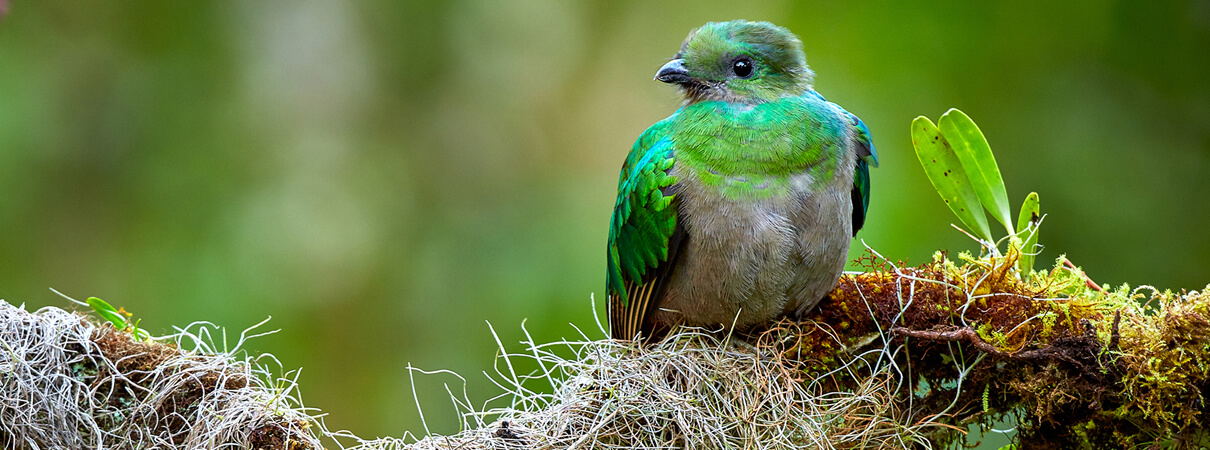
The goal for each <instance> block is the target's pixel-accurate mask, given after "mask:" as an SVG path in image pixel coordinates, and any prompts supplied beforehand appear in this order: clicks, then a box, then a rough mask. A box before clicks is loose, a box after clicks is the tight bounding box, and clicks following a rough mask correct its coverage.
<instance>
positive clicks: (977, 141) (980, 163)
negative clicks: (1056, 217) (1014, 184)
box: [939, 108, 1016, 234]
mask: <svg viewBox="0 0 1210 450" xmlns="http://www.w3.org/2000/svg"><path fill="white" fill-rule="evenodd" d="M939 123H940V126H941V134H942V135H943V136H944V137H945V139H946V140H947V141H949V143H950V146H951V147H953V149H954V152H955V153H957V154H958V160H959V161H961V162H962V168H963V169H966V173H967V174H968V175H970V180H971V186H972V187H974V188H975V195H977V196H978V197H979V201H980V202H981V203H983V206H984V207H985V208H987V211H988V212H990V213H991V215H992V217H994V218H995V219H996V220H998V221H999V222H1000V223H1001V224H1003V225H1004V228H1005V229H1006V230H1008V234H1016V232H1015V231H1013V224H1012V222H1011V220H1012V219H1011V218H1010V214H1011V213H1010V212H1009V205H1008V193H1007V191H1006V190H1005V189H1004V179H1003V178H1002V177H1000V167H999V166H997V165H996V157H995V155H993V154H992V148H991V146H989V145H988V144H987V138H985V137H983V132H982V131H980V130H979V127H978V126H977V125H975V122H974V121H972V120H971V118H970V117H967V115H966V114H965V113H963V112H962V111H959V110H958V109H956V108H951V109H950V110H949V111H946V113H945V114H944V115H942V116H941V120H940V122H939Z"/></svg>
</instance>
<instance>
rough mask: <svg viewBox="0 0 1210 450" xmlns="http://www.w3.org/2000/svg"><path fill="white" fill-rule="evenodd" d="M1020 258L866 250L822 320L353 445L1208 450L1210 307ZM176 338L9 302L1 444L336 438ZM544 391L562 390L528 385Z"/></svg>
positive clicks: (287, 401)
mask: <svg viewBox="0 0 1210 450" xmlns="http://www.w3.org/2000/svg"><path fill="white" fill-rule="evenodd" d="M1013 258H1014V255H1013V254H1012V253H1010V254H1008V255H1006V256H1004V257H990V256H989V257H981V258H975V257H972V256H970V255H966V254H963V255H960V256H959V258H958V261H954V260H951V259H948V258H946V257H945V255H943V254H938V255H937V256H936V258H935V259H934V261H932V262H930V263H928V264H924V265H921V266H917V267H906V266H903V265H902V264H892V263H890V262H887V261H885V260H881V259H876V258H874V257H873V256H869V257H866V258H865V259H864V260H863V261H864V263H865V265H866V266H867V268H868V269H869V270H870V271H869V272H867V273H862V274H851V275H845V276H844V277H843V278H842V280H841V282H840V286H839V287H838V288H837V289H836V290H835V291H834V292H832V293H831V295H830V296H829V298H828V299H825V300H824V302H822V303H821V304H820V306H819V307H818V308H816V309H815V310H814V311H813V312H812V313H810V315H809V316H808V317H805V318H802V319H800V320H789V319H786V320H783V321H781V322H779V323H777V324H773V325H772V326H770V327H767V328H763V329H758V330H748V331H747V332H745V333H739V334H734V335H719V334H716V333H712V332H708V331H703V330H693V329H682V330H680V332H678V333H674V334H672V335H670V336H669V337H668V338H666V339H664V340H663V341H661V342H659V343H656V344H654V345H651V346H648V347H640V346H638V345H636V344H634V343H632V342H626V341H611V340H594V339H589V338H588V337H584V339H583V340H580V341H575V342H556V343H542V344H540V343H533V342H526V343H525V344H527V346H528V348H527V349H526V350H525V351H524V352H521V353H515V354H514V353H509V352H503V351H502V353H501V356H500V357H501V358H504V359H505V360H507V359H510V358H529V359H535V360H537V361H538V362H540V364H538V365H539V366H540V367H542V368H543V369H542V370H540V371H539V372H538V373H529V374H518V373H512V372H510V371H508V370H503V371H500V372H498V379H497V380H496V381H497V383H498V384H499V385H500V386H502V387H503V388H504V389H505V390H506V395H507V396H508V397H509V400H510V406H508V407H503V408H496V409H490V410H487V411H478V410H474V409H471V408H469V407H467V406H465V405H469V404H470V403H471V402H470V401H469V399H457V402H456V404H457V405H459V407H460V408H461V409H462V412H463V417H464V428H465V431H463V432H462V433H460V434H458V435H456V436H448V437H442V436H430V437H427V438H425V439H422V440H420V441H419V442H414V443H411V444H406V443H405V441H403V440H401V439H380V440H373V441H366V440H360V439H356V438H355V437H354V436H352V435H351V434H348V433H345V434H343V436H344V437H346V438H350V439H352V440H353V442H355V443H357V447H356V448H359V449H393V448H472V449H473V448H516V449H520V448H633V447H648V448H651V447H682V448H727V447H735V448H771V447H787V448H789V447H813V448H945V447H946V446H948V445H949V444H951V443H953V442H955V441H957V440H960V439H962V433H963V431H964V430H966V429H967V428H968V426H970V425H971V424H980V425H984V426H987V425H989V424H991V423H993V422H994V421H996V420H998V419H1001V418H1004V417H1009V416H1011V417H1014V418H1016V420H1017V421H1018V422H1019V425H1018V435H1017V436H1018V438H1017V439H1018V441H1019V442H1018V448H1125V447H1130V446H1144V447H1146V446H1151V445H1159V446H1167V447H1174V448H1186V447H1197V446H1199V445H1206V443H1207V442H1208V439H1207V436H1206V435H1205V433H1204V432H1203V431H1202V430H1203V429H1204V428H1205V425H1206V423H1205V420H1206V412H1207V411H1206V402H1205V395H1206V393H1207V392H1210V382H1208V380H1210V294H1207V292H1206V291H1201V292H1184V293H1181V294H1175V293H1171V292H1156V291H1155V290H1154V289H1150V288H1142V289H1129V288H1128V287H1126V286H1123V287H1120V288H1117V289H1112V290H1102V289H1100V288H1099V287H1097V288H1093V287H1092V286H1096V285H1095V284H1094V283H1090V280H1088V279H1087V277H1085V276H1084V274H1083V273H1082V272H1080V271H1079V270H1078V269H1075V268H1074V266H1072V267H1069V266H1068V264H1066V263H1065V261H1066V260H1065V259H1060V262H1059V263H1058V264H1056V266H1055V268H1054V269H1052V270H1051V271H1048V272H1035V273H1034V274H1033V276H1032V277H1026V278H1027V279H1028V281H1022V280H1021V279H1020V278H1019V277H1018V276H1017V275H1016V272H1015V269H1014V267H1015V264H1016V261H1015V260H1014V259H1013ZM1148 291H1149V292H1150V295H1149V296H1146V297H1144V296H1143V295H1142V294H1141V293H1142V292H1148ZM1140 300H1143V301H1140ZM181 338H182V337H181V336H178V337H177V339H176V340H175V341H173V340H170V341H169V343H163V342H162V340H161V341H155V340H152V341H143V342H140V341H136V340H135V339H132V337H131V335H130V334H129V333H124V332H117V331H114V330H113V329H112V327H111V326H110V325H108V324H106V325H101V326H97V325H92V324H90V323H88V322H87V321H84V320H82V319H81V318H80V317H79V316H77V315H74V314H72V313H67V312H64V311H62V310H59V309H56V308H46V309H43V310H40V311H38V312H37V313H27V312H25V311H24V310H21V309H19V308H15V307H13V306H11V305H8V304H3V303H0V347H2V349H3V350H2V351H0V369H2V370H0V444H2V445H3V446H4V448H46V447H81V446H87V447H95V446H97V445H104V446H105V447H111V448H135V447H139V446H140V445H141V446H144V447H146V446H149V445H150V446H159V447H161V448H196V447H198V446H201V447H218V446H221V445H223V444H231V445H236V446H239V447H247V448H283V449H296V448H319V447H320V446H321V441H320V439H321V438H322V437H325V436H330V433H327V431H326V430H325V429H324V428H323V426H322V423H320V422H319V421H318V420H317V419H316V418H315V417H314V416H311V415H310V414H311V413H312V412H311V411H309V410H307V409H305V408H302V406H301V405H299V404H297V402H296V401H294V400H293V398H294V397H293V396H292V393H293V392H294V391H293V389H294V386H292V385H290V384H289V383H286V384H282V383H281V382H282V380H285V381H287V382H288V381H289V380H288V379H287V378H284V377H280V376H278V377H273V376H268V371H266V370H265V369H263V368H261V366H260V365H259V362H257V361H255V360H249V359H247V358H236V357H233V356H231V355H232V354H231V353H219V352H215V351H213V350H214V349H209V348H202V349H201V350H200V351H182V350H181V349H180V346H179V343H180V342H182V341H181V340H180V339H181ZM196 339H197V337H196V336H194V337H192V338H185V341H184V342H193V341H195V340H196ZM173 342H177V343H173ZM569 354H570V355H571V356H560V355H569ZM509 366H510V365H507V364H505V365H502V367H509ZM539 379H540V380H542V381H541V383H543V384H550V385H553V389H551V390H538V389H531V388H529V387H528V386H530V383H531V381H534V380H539ZM283 386H285V387H284V388H283ZM332 442H333V443H335V441H332ZM346 442H348V441H346Z"/></svg>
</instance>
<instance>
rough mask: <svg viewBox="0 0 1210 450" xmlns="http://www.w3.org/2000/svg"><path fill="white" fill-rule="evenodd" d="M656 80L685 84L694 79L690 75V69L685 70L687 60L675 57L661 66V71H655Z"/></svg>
mask: <svg viewBox="0 0 1210 450" xmlns="http://www.w3.org/2000/svg"><path fill="white" fill-rule="evenodd" d="M655 80H656V81H662V82H665V83H675V84H685V83H688V82H689V81H691V80H692V78H690V77H689V71H688V70H685V60H683V59H679V58H678V59H674V60H672V61H668V63H667V64H664V67H660V71H659V72H656V73H655Z"/></svg>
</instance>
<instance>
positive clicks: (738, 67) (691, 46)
mask: <svg viewBox="0 0 1210 450" xmlns="http://www.w3.org/2000/svg"><path fill="white" fill-rule="evenodd" d="M677 60H680V61H681V63H680V64H681V67H680V69H681V70H682V71H683V73H679V74H678V75H680V76H678V77H676V78H673V79H672V80H661V81H672V82H675V83H677V84H680V85H681V87H682V88H683V89H684V91H685V97H686V99H687V100H688V101H689V102H690V103H696V102H698V101H707V100H723V101H729V102H741V103H763V102H767V101H772V100H776V99H778V98H781V97H785V96H796V95H800V94H802V92H803V91H805V90H807V89H809V88H810V86H811V81H812V78H813V76H814V74H813V73H812V72H811V69H809V68H808V67H807V60H806V56H804V55H803V50H802V42H801V41H799V40H798V37H796V36H794V34H793V33H791V32H790V30H787V29H785V28H782V27H779V26H776V25H773V24H771V23H768V22H750V21H746V20H733V21H730V22H710V23H707V24H705V25H703V26H702V27H701V28H698V29H696V30H693V31H692V32H690V33H689V37H687V38H685V42H684V43H683V44H681V51H680V52H679V53H677V55H676V57H675V58H674V60H673V61H672V62H670V63H669V65H675V63H676V62H677ZM669 65H666V66H665V68H668V67H669ZM664 72H665V71H664V70H661V73H664ZM657 78H658V76H657Z"/></svg>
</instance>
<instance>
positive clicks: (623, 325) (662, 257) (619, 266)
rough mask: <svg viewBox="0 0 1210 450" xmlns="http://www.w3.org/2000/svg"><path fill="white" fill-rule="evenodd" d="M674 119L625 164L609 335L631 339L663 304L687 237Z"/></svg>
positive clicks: (613, 251)
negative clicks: (671, 131) (680, 215)
mask: <svg viewBox="0 0 1210 450" xmlns="http://www.w3.org/2000/svg"><path fill="white" fill-rule="evenodd" d="M671 123H672V121H671V118H669V119H665V120H663V121H661V122H659V123H656V124H655V125H652V126H651V128H649V129H647V131H646V132H644V133H643V135H642V136H640V137H639V139H638V141H637V142H635V144H634V148H632V149H631V150H630V155H629V156H627V158H626V162H625V163H624V164H623V165H622V173H621V177H620V179H619V180H618V199H617V203H616V204H615V205H614V209H613V218H612V220H611V221H610V226H609V255H608V260H607V262H606V265H607V266H608V267H607V275H606V291H607V292H608V293H609V329H610V331H609V334H610V336H612V337H613V338H616V339H632V338H634V337H635V335H636V334H638V333H639V332H640V331H648V332H650V330H644V329H643V326H644V322H645V319H646V318H647V317H648V316H649V315H650V313H651V312H653V311H655V310H656V309H657V307H658V305H659V299H660V297H662V296H663V294H664V292H663V290H664V288H665V287H666V286H665V283H666V281H667V274H668V272H669V270H670V268H671V266H672V265H673V263H674V260H675V253H676V249H677V248H678V247H679V244H678V243H679V242H680V241H681V237H682V236H683V234H684V231H683V230H682V229H681V228H680V227H678V224H677V214H676V202H675V200H676V196H675V194H674V193H673V190H674V186H675V184H676V181H677V180H676V177H675V176H673V175H671V174H670V173H669V172H670V171H671V169H672V165H673V163H674V161H675V154H674V152H673V147H672V141H671V140H670V139H669V137H668V134H667V130H668V127H669V126H670V125H671Z"/></svg>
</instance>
